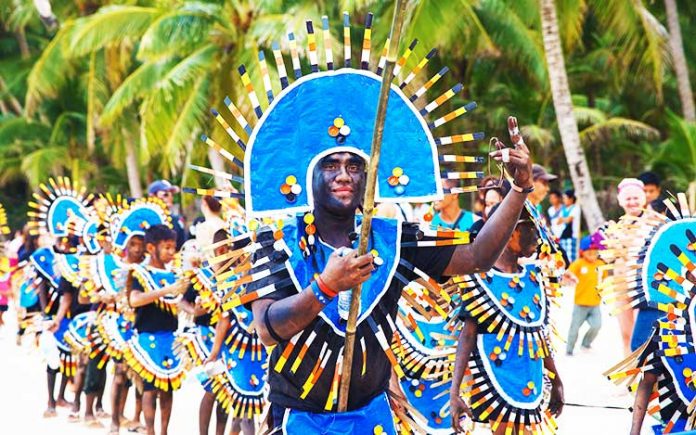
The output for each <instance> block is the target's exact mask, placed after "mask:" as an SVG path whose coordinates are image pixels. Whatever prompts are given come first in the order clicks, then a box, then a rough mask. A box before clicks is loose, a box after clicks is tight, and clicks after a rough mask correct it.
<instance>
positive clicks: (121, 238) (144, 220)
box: [105, 195, 172, 252]
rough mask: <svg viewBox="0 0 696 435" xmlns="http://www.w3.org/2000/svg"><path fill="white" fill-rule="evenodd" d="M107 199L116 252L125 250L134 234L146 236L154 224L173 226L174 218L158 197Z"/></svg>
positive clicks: (110, 229)
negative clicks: (146, 232)
mask: <svg viewBox="0 0 696 435" xmlns="http://www.w3.org/2000/svg"><path fill="white" fill-rule="evenodd" d="M105 198H106V200H107V203H108V205H107V210H106V221H107V224H108V227H109V235H110V236H111V244H112V247H113V249H114V250H115V251H116V252H123V251H125V249H126V246H127V245H128V241H129V240H130V238H131V237H133V236H145V231H146V230H147V229H148V228H150V227H151V226H153V225H160V224H162V225H167V226H169V227H172V218H171V216H170V215H169V211H168V210H167V206H166V205H165V204H164V203H163V202H162V201H161V200H160V199H157V198H152V197H149V198H140V199H136V200H133V201H130V202H129V201H127V200H126V199H124V198H121V197H120V196H119V197H117V198H112V197H111V196H110V195H106V196H105Z"/></svg>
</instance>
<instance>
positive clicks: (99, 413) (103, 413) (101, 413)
mask: <svg viewBox="0 0 696 435" xmlns="http://www.w3.org/2000/svg"><path fill="white" fill-rule="evenodd" d="M94 415H96V416H97V418H109V417H111V414H109V413H108V412H106V411H104V409H103V408H97V410H96V412H95V413H94Z"/></svg>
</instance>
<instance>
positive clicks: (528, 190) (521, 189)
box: [510, 180, 534, 194]
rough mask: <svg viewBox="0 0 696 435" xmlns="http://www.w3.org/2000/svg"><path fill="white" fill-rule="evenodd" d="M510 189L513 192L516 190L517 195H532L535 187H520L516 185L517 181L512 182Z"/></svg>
mask: <svg viewBox="0 0 696 435" xmlns="http://www.w3.org/2000/svg"><path fill="white" fill-rule="evenodd" d="M510 187H511V188H512V190H514V191H515V192H517V193H525V194H526V193H532V192H534V185H532V186H530V187H522V186H518V185H517V184H516V183H515V180H512V183H510Z"/></svg>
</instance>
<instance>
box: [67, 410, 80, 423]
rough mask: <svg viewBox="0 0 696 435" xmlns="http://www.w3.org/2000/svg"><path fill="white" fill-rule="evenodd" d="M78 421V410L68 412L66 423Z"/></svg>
mask: <svg viewBox="0 0 696 435" xmlns="http://www.w3.org/2000/svg"><path fill="white" fill-rule="evenodd" d="M79 421H80V413H79V412H71V413H70V414H68V423H77V422H79Z"/></svg>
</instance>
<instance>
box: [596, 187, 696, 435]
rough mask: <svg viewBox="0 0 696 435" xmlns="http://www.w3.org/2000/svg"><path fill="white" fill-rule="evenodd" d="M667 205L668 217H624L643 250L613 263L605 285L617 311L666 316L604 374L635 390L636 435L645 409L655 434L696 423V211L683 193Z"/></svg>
mask: <svg viewBox="0 0 696 435" xmlns="http://www.w3.org/2000/svg"><path fill="white" fill-rule="evenodd" d="M664 204H665V206H666V210H667V211H668V213H666V215H664V214H660V213H657V212H655V211H653V210H645V211H644V213H642V214H640V215H639V216H634V217H633V218H631V219H622V221H620V222H619V225H618V227H617V228H616V230H617V232H618V231H621V230H622V231H621V232H622V233H623V234H625V237H630V238H631V240H632V242H633V244H634V246H635V247H636V249H633V250H630V251H628V252H626V253H625V254H624V255H625V264H626V265H628V266H629V267H626V266H624V267H621V268H617V267H616V266H615V265H612V267H613V274H612V275H611V276H610V277H609V278H608V279H606V280H605V281H604V282H603V283H602V285H601V286H600V290H601V291H602V292H603V293H602V298H603V299H604V300H606V301H611V302H612V303H613V304H614V306H615V307H614V309H615V311H620V310H622V309H627V308H628V309H630V308H633V307H635V306H641V307H645V308H646V309H650V310H653V311H657V312H658V313H660V314H661V316H660V317H659V318H658V319H657V320H655V321H653V322H652V323H649V324H646V325H644V326H643V327H644V328H645V329H649V330H650V331H651V332H650V334H649V335H648V336H647V337H646V340H644V342H643V343H642V344H641V345H640V346H639V347H638V348H637V349H636V350H635V351H634V352H633V353H632V354H631V355H629V356H628V358H626V359H625V360H623V361H621V362H619V363H618V364H616V365H615V366H614V367H612V368H610V369H609V370H607V372H605V373H604V374H605V375H606V376H607V377H608V379H609V380H610V381H612V382H614V383H615V384H617V385H624V386H628V389H629V391H635V392H636V397H635V402H634V406H633V408H632V410H633V419H632V426H631V432H630V433H631V434H632V435H639V434H640V433H641V428H642V425H643V420H644V418H645V414H646V413H648V414H650V415H651V416H652V417H654V418H655V419H657V420H658V421H660V424H659V426H658V427H654V429H655V433H664V434H667V433H682V432H686V431H693V430H694V427H695V426H696V424H695V422H696V412H694V411H695V408H694V403H696V387H695V385H696V384H694V380H695V379H696V376H694V370H696V351H695V350H694V349H696V338H695V336H694V326H693V325H694V320H695V319H696V317H695V313H696V298H695V297H694V296H696V291H695V287H694V286H695V285H696V217H694V215H695V214H696V213H695V210H693V209H691V207H690V206H689V203H688V200H687V197H686V195H685V194H683V193H679V194H677V197H676V200H672V199H666V200H665V201H664ZM609 240H611V239H609ZM608 247H609V249H613V250H616V249H620V247H619V248H617V247H616V245H612V244H609V245H608ZM612 254H614V255H616V253H612ZM689 433H691V432H689Z"/></svg>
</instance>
